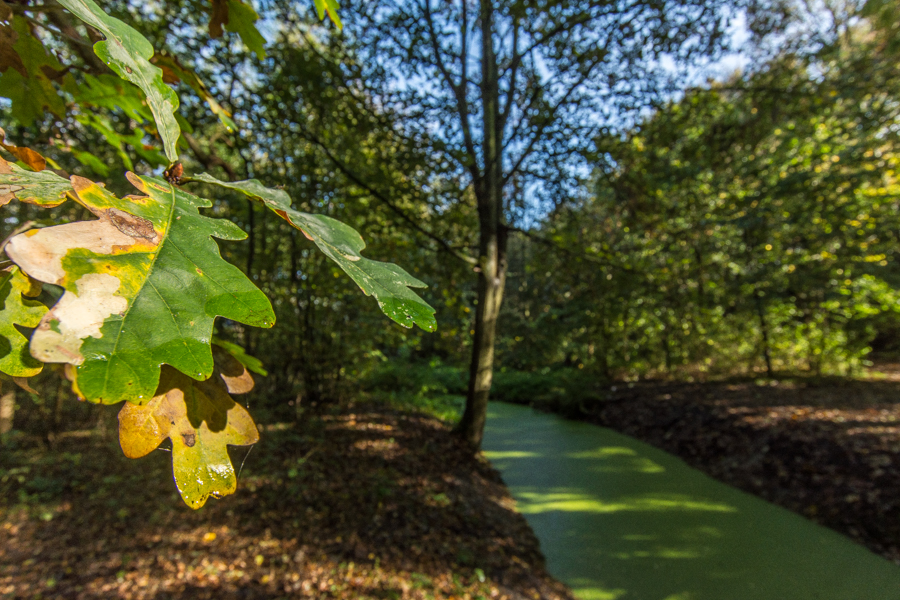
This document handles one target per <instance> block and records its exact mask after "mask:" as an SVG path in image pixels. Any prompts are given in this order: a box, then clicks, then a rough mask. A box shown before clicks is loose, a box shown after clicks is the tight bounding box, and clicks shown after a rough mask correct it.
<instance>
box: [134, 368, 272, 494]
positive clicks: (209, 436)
mask: <svg viewBox="0 0 900 600" xmlns="http://www.w3.org/2000/svg"><path fill="white" fill-rule="evenodd" d="M238 366H240V365H238ZM244 374H245V375H247V377H249V374H247V373H246V371H244ZM219 375H220V374H219V373H217V374H215V375H213V376H212V377H211V378H209V379H208V380H206V381H194V380H193V379H190V378H188V377H185V376H184V375H182V374H181V373H179V372H178V371H176V370H175V369H172V368H169V367H165V368H164V369H163V372H162V377H161V379H160V382H159V388H158V389H157V391H156V394H155V395H154V397H153V399H152V400H150V401H149V402H148V403H147V404H145V405H143V406H138V405H135V404H131V403H127V402H126V403H125V406H123V407H122V410H121V411H120V412H119V443H120V444H121V446H122V451H123V452H124V453H125V456H127V457H128V458H140V457H142V456H146V455H147V454H149V453H150V452H152V451H153V450H155V449H156V448H157V447H158V446H159V444H160V443H162V441H163V440H165V439H166V438H169V439H170V440H172V471H173V472H174V475H175V484H176V485H177V486H178V491H179V492H180V493H181V498H182V499H183V500H184V502H185V504H187V505H188V506H190V507H191V508H193V509H198V508H200V507H201V506H203V505H204V504H205V503H206V500H207V499H208V498H209V497H210V496H212V497H215V498H221V497H223V496H227V495H228V494H233V493H234V491H235V490H236V489H237V477H236V476H235V473H234V466H233V465H232V464H231V459H230V458H229V457H228V448H227V446H228V445H233V446H246V445H249V444H254V443H256V442H257V441H258V440H259V431H258V430H257V428H256V424H255V423H254V422H253V419H252V418H251V417H250V413H248V412H247V409H245V408H244V407H243V406H241V405H240V404H238V403H236V402H235V401H234V400H233V399H232V398H231V396H230V395H229V394H228V392H232V393H240V392H239V391H237V390H235V389H234V388H233V386H232V384H231V383H230V382H229V380H228V379H227V378H226V377H224V376H222V377H220V376H219ZM251 383H252V380H251ZM251 387H252V385H251ZM247 389H248V388H246V387H244V388H243V390H247Z"/></svg>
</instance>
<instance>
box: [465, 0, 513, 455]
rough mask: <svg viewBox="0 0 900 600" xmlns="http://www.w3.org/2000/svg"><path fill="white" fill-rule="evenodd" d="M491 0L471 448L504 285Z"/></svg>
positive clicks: (479, 434)
mask: <svg viewBox="0 0 900 600" xmlns="http://www.w3.org/2000/svg"><path fill="white" fill-rule="evenodd" d="M493 13H494V7H493V5H492V0H481V49H482V52H481V54H482V56H481V73H482V84H481V96H482V106H483V109H484V110H483V113H482V118H483V122H482V131H483V136H484V137H483V140H482V151H483V158H484V174H483V176H482V177H481V180H480V181H476V182H475V195H476V198H477V201H478V227H479V241H478V269H477V271H478V306H477V307H476V310H475V336H474V339H473V342H472V362H471V364H470V366H469V390H468V394H467V397H466V409H465V412H464V413H463V416H462V420H461V421H460V424H459V428H458V431H459V432H460V433H461V434H462V436H463V439H465V440H466V442H468V443H469V445H470V446H471V447H472V449H473V450H478V449H480V448H481V440H482V438H483V436H484V424H485V421H486V419H487V402H488V395H489V394H490V391H491V381H492V379H493V370H494V343H495V339H496V331H497V317H498V316H499V315H500V305H501V304H502V302H503V289H504V286H505V285H506V266H507V260H506V237H507V230H506V228H505V227H504V226H503V224H502V216H503V156H502V138H503V132H502V125H501V123H500V87H499V84H498V74H497V63H496V57H495V56H494V47H493Z"/></svg>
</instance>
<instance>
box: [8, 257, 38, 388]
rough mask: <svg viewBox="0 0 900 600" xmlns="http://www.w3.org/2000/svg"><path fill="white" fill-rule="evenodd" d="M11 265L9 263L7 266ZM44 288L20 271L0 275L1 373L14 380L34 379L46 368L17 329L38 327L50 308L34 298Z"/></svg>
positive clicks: (13, 270)
mask: <svg viewBox="0 0 900 600" xmlns="http://www.w3.org/2000/svg"><path fill="white" fill-rule="evenodd" d="M7 264H8V263H7ZM40 293H41V284H40V283H38V282H37V281H34V280H33V279H31V278H30V277H28V276H27V275H25V274H24V273H22V271H20V270H19V269H18V268H17V267H15V266H12V267H10V268H8V269H5V270H3V271H0V372H3V373H5V374H7V375H9V376H11V377H16V378H18V377H33V376H35V375H37V374H38V373H40V372H41V367H42V366H43V365H42V364H41V363H40V362H38V361H36V360H35V359H34V358H33V357H32V356H31V354H29V353H28V338H26V337H25V336H24V335H22V333H21V332H20V331H19V330H18V329H16V327H15V325H20V326H22V327H37V324H38V323H40V321H41V317H43V316H44V314H46V312H47V307H46V306H44V305H43V304H41V303H40V302H38V301H37V300H35V299H34V298H35V297H36V296H37V295H38V294H40Z"/></svg>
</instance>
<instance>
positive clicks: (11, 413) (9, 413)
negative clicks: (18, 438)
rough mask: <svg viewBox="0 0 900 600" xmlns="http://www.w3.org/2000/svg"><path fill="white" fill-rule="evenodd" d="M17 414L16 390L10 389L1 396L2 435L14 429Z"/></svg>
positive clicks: (0, 425)
mask: <svg viewBox="0 0 900 600" xmlns="http://www.w3.org/2000/svg"><path fill="white" fill-rule="evenodd" d="M15 416H16V392H15V390H9V391H8V392H6V393H4V394H3V395H2V396H0V436H2V435H5V434H7V433H9V432H10V431H12V428H13V419H14V417H15Z"/></svg>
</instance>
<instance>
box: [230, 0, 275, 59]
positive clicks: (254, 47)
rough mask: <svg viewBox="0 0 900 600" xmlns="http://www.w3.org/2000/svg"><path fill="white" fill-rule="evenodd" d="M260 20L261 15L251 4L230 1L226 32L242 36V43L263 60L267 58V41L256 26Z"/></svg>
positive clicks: (238, 0) (235, 0)
mask: <svg viewBox="0 0 900 600" xmlns="http://www.w3.org/2000/svg"><path fill="white" fill-rule="evenodd" d="M258 19H259V15H258V14H256V11H255V10H253V7H252V6H250V5H249V4H246V3H244V2H241V0H228V21H227V22H226V23H225V30H226V31H230V32H232V33H236V34H238V35H239V36H241V41H243V42H244V44H245V45H246V46H247V48H249V49H250V51H251V52H254V53H256V57H257V58H259V59H263V58H265V57H266V49H265V45H266V40H265V38H263V36H262V35H261V34H260V33H259V30H258V29H257V28H256V25H254V23H256V21H257V20H258Z"/></svg>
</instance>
